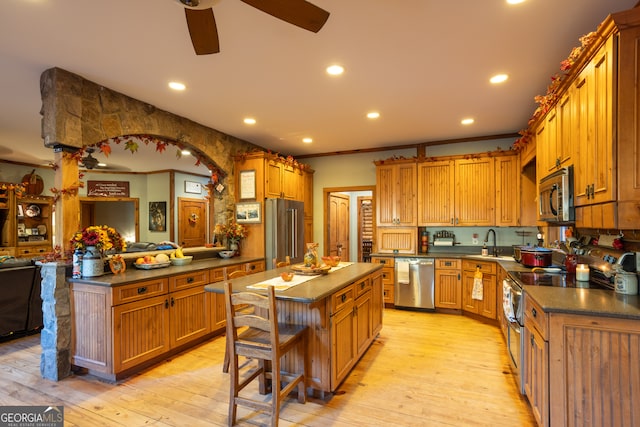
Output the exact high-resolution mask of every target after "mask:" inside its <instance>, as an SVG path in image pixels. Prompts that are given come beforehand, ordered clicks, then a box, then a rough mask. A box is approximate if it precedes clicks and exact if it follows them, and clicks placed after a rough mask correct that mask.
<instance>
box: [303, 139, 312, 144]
mask: <svg viewBox="0 0 640 427" xmlns="http://www.w3.org/2000/svg"><path fill="white" fill-rule="evenodd" d="M302 142H304V143H305V144H311V143H312V142H313V139H312V138H302Z"/></svg>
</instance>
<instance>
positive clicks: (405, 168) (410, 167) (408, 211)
mask: <svg viewBox="0 0 640 427" xmlns="http://www.w3.org/2000/svg"><path fill="white" fill-rule="evenodd" d="M376 165H377V168H376V191H377V197H376V211H377V215H376V218H377V225H378V227H388V226H404V227H406V226H415V225H416V224H417V220H416V203H417V200H416V163H415V160H409V161H406V160H402V161H399V162H397V163H396V162H394V163H376Z"/></svg>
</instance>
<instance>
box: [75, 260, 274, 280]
mask: <svg viewBox="0 0 640 427" xmlns="http://www.w3.org/2000/svg"><path fill="white" fill-rule="evenodd" d="M261 260H263V258H256V257H242V256H241V257H233V258H229V259H223V258H205V259H197V260H193V261H192V262H191V263H190V264H187V265H180V266H178V265H171V266H169V267H164V268H154V269H151V270H144V269H138V268H136V267H133V266H131V267H127V269H126V271H125V272H124V273H120V274H111V273H105V274H104V275H102V276H98V277H83V278H79V279H74V278H72V277H67V281H68V282H69V283H82V284H86V285H96V286H109V287H116V286H122V285H127V284H130V283H135V282H139V281H141V280H151V279H157V278H159V277H168V276H173V275H176V274H183V273H191V272H194V271H199V270H209V269H212V268H220V267H228V266H232V265H238V264H245V263H250V262H256V261H261Z"/></svg>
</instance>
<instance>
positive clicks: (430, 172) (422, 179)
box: [417, 161, 455, 226]
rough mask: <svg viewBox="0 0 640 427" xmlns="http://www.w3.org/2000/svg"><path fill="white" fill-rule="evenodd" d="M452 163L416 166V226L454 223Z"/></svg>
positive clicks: (444, 162)
mask: <svg viewBox="0 0 640 427" xmlns="http://www.w3.org/2000/svg"><path fill="white" fill-rule="evenodd" d="M454 170H455V169H454V163H453V162H452V161H436V162H422V163H420V164H419V165H418V172H417V174H418V225H419V226H429V225H452V224H453V221H454V215H455V213H454V207H453V203H454V197H453V188H454V180H455V174H454Z"/></svg>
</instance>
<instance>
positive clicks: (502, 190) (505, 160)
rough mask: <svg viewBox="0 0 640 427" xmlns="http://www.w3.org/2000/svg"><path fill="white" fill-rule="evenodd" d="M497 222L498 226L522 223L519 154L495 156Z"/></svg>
mask: <svg viewBox="0 0 640 427" xmlns="http://www.w3.org/2000/svg"><path fill="white" fill-rule="evenodd" d="M495 166H496V222H495V225H497V226H498V227H508V226H517V225H520V194H521V191H520V159H519V157H518V156H501V157H496V158H495Z"/></svg>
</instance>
